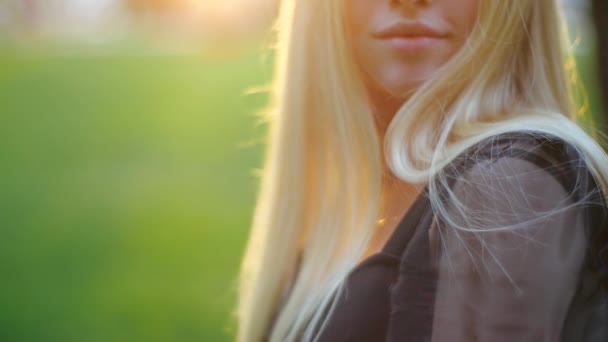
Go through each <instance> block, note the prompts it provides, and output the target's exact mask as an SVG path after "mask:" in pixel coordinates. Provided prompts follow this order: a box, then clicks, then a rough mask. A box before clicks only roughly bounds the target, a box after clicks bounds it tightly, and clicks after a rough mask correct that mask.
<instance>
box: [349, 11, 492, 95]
mask: <svg viewBox="0 0 608 342" xmlns="http://www.w3.org/2000/svg"><path fill="white" fill-rule="evenodd" d="M344 1H345V2H346V3H345V6H346V25H347V31H348V32H347V37H348V40H349V44H350V45H351V47H352V49H353V52H354V57H355V62H356V63H357V65H358V66H359V68H360V69H361V71H363V75H364V78H365V79H364V81H365V84H366V86H367V88H368V90H369V91H370V92H372V96H376V97H377V96H381V97H384V98H387V96H388V97H391V98H398V99H405V98H407V97H408V96H409V94H410V93H411V92H412V91H414V90H415V89H416V88H417V87H418V86H419V85H420V84H421V83H422V82H423V81H424V80H426V79H428V78H429V77H430V76H431V75H432V74H433V72H434V71H435V70H437V69H438V68H439V67H440V66H442V65H443V64H444V63H446V62H447V61H448V60H449V59H450V58H451V57H452V56H453V55H454V54H455V53H456V52H457V51H458V50H459V49H460V48H461V47H462V46H463V44H464V43H465V41H466V39H467V37H468V35H469V33H470V32H471V31H472V29H473V27H474V25H475V23H476V19H477V8H478V2H479V1H480V0H344Z"/></svg>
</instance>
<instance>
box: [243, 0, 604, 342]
mask: <svg viewBox="0 0 608 342" xmlns="http://www.w3.org/2000/svg"><path fill="white" fill-rule="evenodd" d="M277 27H278V29H279V45H278V55H277V68H276V79H275V84H274V93H273V95H274V97H273V106H272V110H271V111H270V112H269V113H270V114H269V116H268V119H269V122H270V135H269V146H268V153H267V157H266V161H265V167H264V174H263V178H262V185H261V192H260V194H259V198H258V203H257V208H256V211H255V217H254V222H253V227H252V232H251V236H250V240H249V242H248V245H247V249H246V251H245V255H244V258H243V264H242V272H241V283H240V292H239V306H238V309H237V316H238V320H239V334H238V340H239V341H260V340H270V341H384V340H389V341H491V342H495V341H558V340H560V341H600V340H601V341H606V340H608V339H607V338H608V334H607V333H606V331H605V326H607V325H606V321H602V319H605V316H606V315H605V313H606V308H607V307H606V306H605V298H606V295H605V294H606V288H607V287H608V286H607V280H606V270H607V267H606V265H605V264H604V261H605V259H606V258H605V251H606V249H605V247H606V245H608V236H607V235H608V233H607V231H608V230H607V226H608V225H607V224H606V221H605V219H604V218H605V217H606V215H607V213H606V202H605V198H604V197H603V196H602V193H603V192H604V191H605V190H606V184H607V180H608V157H607V156H606V154H605V153H604V152H603V150H602V149H601V147H600V146H599V145H598V143H596V141H595V140H594V139H592V138H591V136H590V134H591V132H589V134H588V133H587V132H586V131H585V130H584V129H583V128H582V126H581V124H580V123H577V122H576V121H575V119H576V114H577V110H576V109H575V108H574V105H573V100H572V97H573V96H572V94H571V92H570V91H569V88H568V86H569V83H568V82H569V80H571V79H572V78H571V75H570V74H569V72H570V71H573V70H574V67H573V64H572V61H571V60H570V59H568V60H567V59H565V57H564V56H563V52H564V51H566V50H565V45H564V44H563V43H562V37H564V36H565V35H563V34H561V33H562V31H563V27H562V21H561V15H560V11H559V6H558V4H557V2H556V0H518V1H505V0H483V1H482V0H432V1H431V0H427V1H414V0H409V1H407V0H401V1H396V0H284V1H283V2H282V6H281V13H280V18H279V21H278V26H277ZM566 62H568V63H566ZM566 66H568V68H566ZM590 130H591V129H589V131H590ZM602 315H604V316H602Z"/></svg>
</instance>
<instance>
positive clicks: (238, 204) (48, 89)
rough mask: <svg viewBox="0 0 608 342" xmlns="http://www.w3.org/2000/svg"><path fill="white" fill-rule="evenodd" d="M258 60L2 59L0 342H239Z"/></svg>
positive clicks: (260, 99) (261, 66) (260, 100)
mask: <svg viewBox="0 0 608 342" xmlns="http://www.w3.org/2000/svg"><path fill="white" fill-rule="evenodd" d="M261 55H262V54H261V53H260V51H255V50H252V51H250V52H248V53H243V54H239V55H232V56H229V57H217V56H216V57H213V56H206V55H204V54H202V55H196V56H194V55H193V56H171V55H165V56H162V55H157V56H153V55H145V54H125V55H109V56H95V55H90V56H87V55H78V54H74V55H61V54H55V53H45V52H44V51H34V52H32V51H25V52H15V51H4V53H2V54H1V55H0V110H1V113H2V114H1V116H0V137H1V143H0V188H1V189H2V190H1V191H0V213H1V215H0V217H1V221H0V229H1V230H0V231H1V233H2V237H1V238H0V277H1V283H0V340H1V341H79V342H80V341H230V340H233V335H234V330H235V324H234V322H233V321H232V320H231V318H230V315H229V314H230V310H232V307H233V305H234V300H235V281H236V272H237V269H238V264H239V259H240V256H241V253H242V249H243V247H244V244H245V241H246V237H247V232H248V228H249V224H250V220H251V214H252V210H253V206H254V200H255V192H256V187H257V180H256V177H255V176H254V170H255V169H256V168H258V167H260V164H261V158H262V147H263V146H262V144H261V142H260V140H261V138H262V136H263V126H260V125H258V124H257V122H258V121H259V120H258V119H257V118H256V116H255V113H256V111H257V110H259V109H260V108H262V107H263V106H264V105H265V101H266V96H265V95H264V94H256V95H249V96H245V95H244V93H245V92H246V91H247V89H248V88H249V87H252V86H258V85H261V84H265V83H266V82H268V79H269V68H268V63H264V62H263V61H262V60H261V58H260V56H261Z"/></svg>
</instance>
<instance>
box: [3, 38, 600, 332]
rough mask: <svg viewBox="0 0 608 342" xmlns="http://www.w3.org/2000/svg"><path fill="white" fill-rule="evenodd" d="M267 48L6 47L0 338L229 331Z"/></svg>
mask: <svg viewBox="0 0 608 342" xmlns="http://www.w3.org/2000/svg"><path fill="white" fill-rule="evenodd" d="M264 55H265V53H262V52H261V51H260V50H256V49H251V50H248V51H247V52H243V53H240V54H237V55H229V56H228V57H226V56H222V55H215V56H212V55H208V54H205V53H202V54H200V55H173V56H171V55H164V56H163V55H156V56H154V55H146V54H138V53H124V54H120V53H119V54H113V55H112V54H109V55H105V56H103V55H95V54H91V55H87V54H77V53H76V54H56V53H54V52H49V51H45V50H44V49H41V50H35V51H30V50H24V51H19V50H15V51H13V50H11V51H8V50H5V51H2V53H1V54H0V111H1V115H0V137H1V140H0V189H1V191H0V219H1V221H0V232H1V233H2V236H1V238H0V277H1V278H0V279H1V282H0V341H19V342H20V341H78V342H80V341H180V342H181V341H232V340H233V339H234V337H233V336H234V333H235V329H236V326H235V324H234V323H235V322H234V321H233V320H232V319H231V318H230V311H231V310H232V309H233V307H234V301H235V294H236V293H235V290H236V289H235V284H236V283H235V281H236V274H237V270H238V264H239V260H240V257H241V254H242V250H243V247H244V244H245V241H246V238H247V234H248V229H249V224H250V221H251V214H252V210H253V207H254V200H255V192H256V189H257V188H256V187H257V179H256V178H255V176H254V170H255V169H256V168H258V167H260V165H261V158H262V153H263V146H262V143H261V139H262V138H263V129H264V127H263V126H260V125H258V124H257V123H258V121H259V120H258V119H257V118H256V116H255V113H256V111H258V110H259V109H261V108H263V107H264V105H265V104H266V100H267V98H266V95H264V94H256V95H249V96H245V95H244V94H245V92H246V90H247V89H248V88H250V87H255V86H259V85H264V84H266V83H267V82H268V80H269V79H270V65H269V64H270V63H269V61H266V62H263V61H262V59H261V58H262V56H264ZM580 61H581V71H582V78H583V80H584V81H585V83H586V85H587V91H588V93H589V95H590V96H591V100H592V101H591V109H592V111H593V112H594V113H595V115H596V117H597V116H598V113H599V112H600V108H599V105H598V101H597V89H596V83H595V81H594V80H593V77H592V76H593V65H592V64H593V63H592V62H591V61H592V58H590V57H583V58H581V60H580Z"/></svg>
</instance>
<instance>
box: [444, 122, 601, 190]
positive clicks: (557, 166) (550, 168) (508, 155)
mask: <svg viewBox="0 0 608 342" xmlns="http://www.w3.org/2000/svg"><path fill="white" fill-rule="evenodd" d="M446 171H447V172H446V173H447V174H448V177H449V178H451V181H452V182H456V183H462V182H463V181H464V182H466V183H468V184H469V185H470V184H471V182H472V183H473V184H477V183H479V185H480V186H483V185H484V183H488V182H489V183H495V182H501V181H502V182H503V184H500V185H503V186H504V185H505V184H504V182H508V183H509V184H510V185H513V186H518V187H519V188H523V189H525V188H526V187H527V186H528V185H537V184H538V183H544V184H546V185H549V184H550V183H555V184H556V185H557V186H560V185H561V187H562V188H563V189H564V190H565V191H566V192H567V193H571V194H572V193H574V192H575V190H576V188H577V185H578V186H580V185H581V181H584V182H585V183H587V184H583V185H586V189H580V190H590V189H592V188H594V187H595V188H596V187H597V185H596V184H595V182H593V178H592V176H591V174H590V172H589V169H588V167H587V164H586V161H585V159H584V158H583V156H582V154H581V153H580V151H579V150H578V149H577V148H576V147H575V146H574V145H573V144H571V143H569V142H567V141H566V140H564V139H563V138H561V137H557V136H555V135H550V134H546V133H539V132H531V131H514V132H507V133H501V134H498V135H495V136H491V137H489V138H486V139H483V140H481V141H480V142H478V143H476V144H475V145H473V146H471V147H469V148H468V149H467V150H466V151H465V152H464V153H462V154H461V155H459V156H458V157H457V158H456V159H455V160H454V161H453V162H452V163H451V164H450V166H449V167H448V169H447V170H446ZM486 185H488V184H486ZM496 185H499V184H498V183H496ZM529 189H533V188H529Z"/></svg>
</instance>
